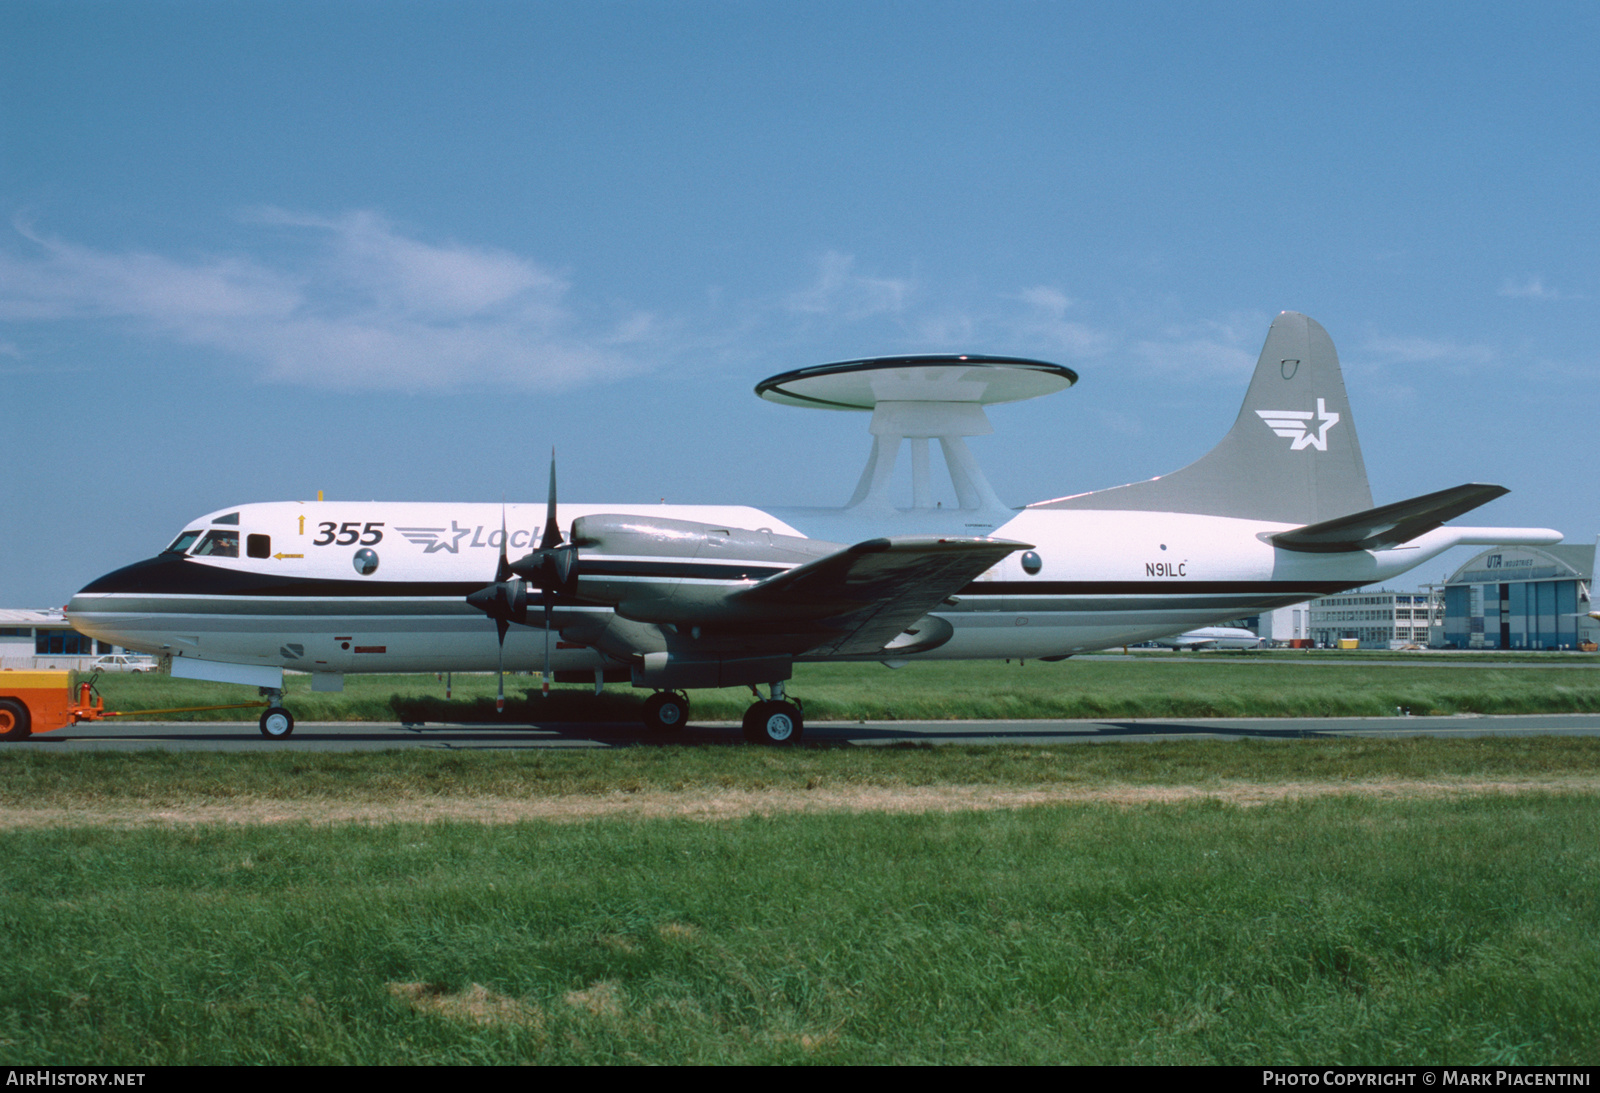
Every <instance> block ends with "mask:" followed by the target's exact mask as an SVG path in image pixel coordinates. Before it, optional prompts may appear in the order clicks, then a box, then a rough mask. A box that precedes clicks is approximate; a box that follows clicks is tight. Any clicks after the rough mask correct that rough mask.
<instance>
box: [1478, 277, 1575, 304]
mask: <svg viewBox="0 0 1600 1093" xmlns="http://www.w3.org/2000/svg"><path fill="white" fill-rule="evenodd" d="M1497 295H1500V296H1508V297H1511V298H1512V299H1521V300H1577V299H1581V297H1579V296H1571V295H1568V294H1566V293H1563V292H1557V291H1556V290H1555V289H1553V288H1548V287H1546V286H1545V283H1544V278H1543V277H1532V276H1530V277H1523V278H1520V279H1518V278H1512V277H1507V278H1506V279H1505V280H1504V281H1503V282H1502V283H1501V285H1500V290H1499V292H1498V293H1497Z"/></svg>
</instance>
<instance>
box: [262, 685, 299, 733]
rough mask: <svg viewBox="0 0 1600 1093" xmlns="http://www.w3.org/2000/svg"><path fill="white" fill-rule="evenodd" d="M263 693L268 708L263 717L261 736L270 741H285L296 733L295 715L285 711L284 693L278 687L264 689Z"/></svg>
mask: <svg viewBox="0 0 1600 1093" xmlns="http://www.w3.org/2000/svg"><path fill="white" fill-rule="evenodd" d="M261 693H262V694H263V695H264V696H265V697H266V699H267V702H268V706H267V709H266V712H265V713H263V714H262V715H261V735H262V736H265V737H266V738H267V739H268V740H283V739H286V738H287V737H288V736H289V735H290V734H291V733H293V732H294V714H292V713H290V712H289V711H288V710H286V709H284V708H283V706H282V705H281V703H282V702H283V692H282V691H281V690H279V689H277V688H276V687H263V688H261Z"/></svg>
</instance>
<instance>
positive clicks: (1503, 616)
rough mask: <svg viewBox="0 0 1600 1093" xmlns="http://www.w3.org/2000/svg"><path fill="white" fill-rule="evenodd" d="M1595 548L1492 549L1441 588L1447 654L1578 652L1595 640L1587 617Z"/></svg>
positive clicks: (1598, 632) (1597, 630) (1599, 632)
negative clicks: (1454, 651) (1459, 651)
mask: <svg viewBox="0 0 1600 1093" xmlns="http://www.w3.org/2000/svg"><path fill="white" fill-rule="evenodd" d="M1594 557H1595V548H1594V547H1592V546H1578V545H1568V544H1566V543H1561V544H1558V545H1556V546H1547V547H1494V548H1492V549H1490V550H1486V551H1484V552H1483V553H1482V554H1479V555H1478V556H1477V557H1476V558H1473V559H1472V560H1471V561H1469V562H1467V564H1466V565H1463V566H1462V567H1461V568H1460V569H1458V570H1456V571H1455V573H1454V574H1452V575H1451V577H1450V579H1449V580H1447V581H1446V582H1445V583H1444V587H1443V589H1442V591H1443V593H1444V627H1443V634H1442V638H1443V640H1442V644H1443V645H1444V647H1445V648H1447V649H1578V648H1580V647H1581V646H1583V645H1584V644H1592V643H1594V642H1595V640H1596V638H1597V636H1600V626H1597V624H1596V622H1595V620H1593V619H1591V618H1589V617H1588V612H1589V611H1590V610H1592V605H1591V604H1590V602H1589V585H1590V582H1591V581H1592V580H1593V577H1594Z"/></svg>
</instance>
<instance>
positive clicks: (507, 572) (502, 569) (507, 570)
mask: <svg viewBox="0 0 1600 1093" xmlns="http://www.w3.org/2000/svg"><path fill="white" fill-rule="evenodd" d="M511 576H512V570H511V563H510V562H508V561H507V560H506V503H505V501H501V502H500V566H499V568H497V569H496V570H495V571H494V581H495V584H500V583H501V582H502V581H506V580H508V579H510V577H511Z"/></svg>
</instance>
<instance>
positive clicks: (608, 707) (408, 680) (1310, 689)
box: [99, 654, 1600, 724]
mask: <svg viewBox="0 0 1600 1093" xmlns="http://www.w3.org/2000/svg"><path fill="white" fill-rule="evenodd" d="M1322 656H1323V655H1322V654H1318V656H1317V658H1316V659H1313V658H1311V657H1309V656H1306V655H1304V654H1284V655H1283V656H1281V657H1263V658H1257V657H1223V656H1217V655H1200V656H1176V655H1168V656H1130V657H1119V658H1108V659H1104V660H1072V661H1066V662H1064V663H1059V664H1045V663H1043V662H1038V661H1033V662H1029V663H1027V664H1016V663H1013V664H1005V663H996V662H992V661H963V662H950V663H917V664H912V665H908V666H907V667H905V668H902V669H900V670H897V671H890V670H889V669H886V668H884V667H883V666H882V665H878V664H802V665H798V666H796V669H795V677H794V679H793V681H792V682H791V683H790V684H789V693H790V694H792V695H795V696H798V697H799V698H801V699H802V700H803V701H804V702H805V708H806V716H807V717H808V718H809V719H811V720H848V721H858V720H869V721H877V720H947V719H966V718H981V719H986V718H1059V717H1065V718H1075V717H1084V718H1107V717H1117V718H1145V717H1384V716H1393V715H1394V714H1395V712H1396V710H1397V709H1407V710H1409V711H1410V712H1411V713H1412V714H1415V715H1444V714H1455V713H1501V714H1511V713H1592V712H1596V711H1600V671H1588V670H1585V669H1584V668H1581V667H1580V668H1573V669H1571V670H1561V671H1557V670H1542V669H1538V668H1534V667H1521V668H1519V667H1516V666H1515V663H1513V662H1506V661H1501V660H1493V659H1483V660H1479V659H1477V658H1476V657H1472V656H1461V657H1454V658H1450V657H1436V658H1427V659H1424V658H1421V657H1417V658H1416V659H1414V660H1413V661H1402V662H1401V663H1387V662H1385V663H1372V662H1371V661H1370V660H1363V659H1362V657H1360V656H1352V655H1346V656H1345V657H1344V658H1339V659H1322ZM1385 656H1389V655H1387V654H1386V655H1385ZM1393 656H1394V657H1398V656H1399V654H1394V655H1393ZM1535 663H1540V664H1553V663H1562V664H1567V663H1572V664H1583V663H1586V661H1584V660H1582V659H1580V658H1577V657H1573V658H1570V659H1569V658H1565V657H1562V658H1546V659H1545V660H1543V661H1535ZM1462 665H1465V666H1462ZM1597 666H1600V665H1597ZM286 683H287V693H288V700H287V705H288V706H289V707H290V709H292V710H293V711H294V713H295V716H296V717H297V718H298V719H299V720H301V721H395V720H399V721H408V722H435V723H437V722H492V721H495V720H497V717H496V714H495V711H494V687H495V681H494V677H493V676H492V675H457V676H455V677H454V697H453V699H451V700H446V699H445V697H444V683H443V681H442V680H439V679H436V678H435V677H434V676H432V675H409V676H383V675H355V676H347V677H346V678H345V691H344V692H343V693H341V694H314V693H312V692H311V690H310V680H309V677H307V676H289V677H287V681H286ZM99 686H100V690H101V692H102V693H103V694H104V695H105V698H106V706H107V708H108V709H119V710H129V711H138V710H147V709H162V708H169V707H179V706H203V705H215V704H222V703H228V702H240V701H249V700H250V699H251V698H252V697H253V695H251V693H250V692H249V691H248V689H246V688H243V687H237V686H227V685H222V684H208V683H199V682H196V681H192V680H179V679H172V678H170V677H166V676H135V675H119V676H102V677H101V680H100V684H99ZM507 695H508V709H507V714H506V720H509V721H511V722H512V723H516V724H527V723H530V722H537V721H541V720H544V721H595V720H616V721H633V720H636V719H637V717H638V711H639V703H640V702H641V701H642V700H643V698H644V697H645V695H646V692H644V691H636V690H634V689H632V688H630V687H628V686H626V685H617V684H613V685H612V686H610V687H609V688H607V691H606V693H605V694H604V695H603V696H601V697H600V698H599V699H596V698H595V697H594V696H593V694H592V688H591V687H588V686H558V687H556V688H555V689H554V691H553V693H552V695H551V696H550V698H548V699H545V698H543V697H542V696H541V695H540V694H539V680H538V678H537V677H529V676H513V677H509V678H508V679H507ZM749 701H750V694H749V691H748V689H744V688H730V689H726V690H720V691H716V690H712V691H695V692H693V693H692V695H691V702H692V716H693V717H694V718H696V719H698V720H701V721H737V720H738V719H739V717H740V715H741V714H742V713H743V712H744V709H745V707H746V706H747V705H748V704H749ZM259 713H260V711H259V710H258V709H244V710H236V711H215V712H205V713H195V714H172V715H163V716H164V717H167V718H170V719H172V720H185V719H188V720H219V719H230V718H231V719H238V720H254V719H255V718H256V717H257V716H258V715H259Z"/></svg>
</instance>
